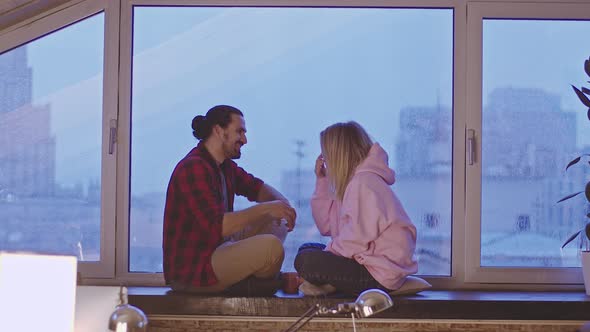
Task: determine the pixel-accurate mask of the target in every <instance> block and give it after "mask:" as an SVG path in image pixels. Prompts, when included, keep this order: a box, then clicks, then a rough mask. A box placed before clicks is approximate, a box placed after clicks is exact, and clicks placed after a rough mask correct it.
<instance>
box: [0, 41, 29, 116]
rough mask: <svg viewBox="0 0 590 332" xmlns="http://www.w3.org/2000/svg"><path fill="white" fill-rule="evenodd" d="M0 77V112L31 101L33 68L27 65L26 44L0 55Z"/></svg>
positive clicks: (11, 109) (14, 108)
mask: <svg viewBox="0 0 590 332" xmlns="http://www.w3.org/2000/svg"><path fill="white" fill-rule="evenodd" d="M0 77H1V78H2V79H0V113H6V112H10V111H13V110H16V109H18V108H19V107H21V106H23V105H25V104H28V103H30V102H31V99H32V96H33V94H32V90H33V89H32V86H33V69H32V68H31V67H28V66H27V47H26V46H21V47H19V48H16V49H13V50H11V51H8V52H6V53H4V54H1V55H0Z"/></svg>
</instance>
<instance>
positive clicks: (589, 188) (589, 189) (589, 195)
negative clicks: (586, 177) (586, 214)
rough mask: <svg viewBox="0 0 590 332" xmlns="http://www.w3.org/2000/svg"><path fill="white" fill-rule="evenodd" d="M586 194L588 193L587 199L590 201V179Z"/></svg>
mask: <svg viewBox="0 0 590 332" xmlns="http://www.w3.org/2000/svg"><path fill="white" fill-rule="evenodd" d="M585 194H586V200H587V201H588V202H590V181H588V183H586V190H585Z"/></svg>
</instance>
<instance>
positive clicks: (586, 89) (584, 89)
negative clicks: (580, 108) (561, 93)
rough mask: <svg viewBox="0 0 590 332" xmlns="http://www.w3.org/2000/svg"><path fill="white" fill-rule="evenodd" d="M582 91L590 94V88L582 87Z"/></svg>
mask: <svg viewBox="0 0 590 332" xmlns="http://www.w3.org/2000/svg"><path fill="white" fill-rule="evenodd" d="M582 92H583V93H585V94H587V95H589V96H590V89H588V88H585V87H582Z"/></svg>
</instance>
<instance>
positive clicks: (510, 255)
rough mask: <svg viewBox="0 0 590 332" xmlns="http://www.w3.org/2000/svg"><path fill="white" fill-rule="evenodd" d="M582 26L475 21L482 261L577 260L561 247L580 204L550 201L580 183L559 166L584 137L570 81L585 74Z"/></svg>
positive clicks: (579, 221) (578, 217)
mask: <svg viewBox="0 0 590 332" xmlns="http://www.w3.org/2000/svg"><path fill="white" fill-rule="evenodd" d="M588 32H590V22H589V21H558V20H499V19H486V20H484V22H483V67H482V70H483V80H482V84H483V90H482V98H483V102H482V117H483V120H482V219H481V224H482V229H481V237H482V241H481V264H482V265H483V266H534V267H538V266H540V267H562V266H563V267H568V266H579V265H580V259H579V256H577V252H578V248H577V246H576V245H573V246H571V247H567V248H566V249H564V250H560V247H561V244H562V243H563V242H564V241H565V240H566V239H567V238H568V236H569V235H570V234H572V233H574V232H575V231H577V230H578V229H580V228H581V227H582V225H583V222H584V219H585V218H584V216H585V214H586V210H587V209H588V207H587V206H586V205H585V204H584V201H583V200H581V199H580V200H572V201H571V202H566V203H561V204H557V203H556V202H557V201H558V200H559V199H560V198H562V197H564V196H566V195H567V194H570V193H572V192H574V190H576V191H578V189H579V190H583V186H584V184H585V182H583V181H584V179H585V178H586V177H587V175H588V174H584V172H582V171H583V170H584V169H586V168H584V167H580V168H572V169H571V170H570V171H568V173H567V174H566V173H565V172H564V169H565V166H566V165H567V163H568V161H569V160H571V159H573V158H574V157H575V156H576V155H579V154H582V153H584V150H585V148H584V146H585V145H586V143H585V142H586V141H587V138H588V136H587V135H586V134H584V133H585V132H587V131H588V130H587V128H588V118H587V117H586V114H585V112H580V111H579V110H580V105H581V104H580V103H579V100H578V98H577V97H576V95H575V93H574V92H573V90H572V89H571V84H574V85H579V84H583V83H584V82H585V75H584V71H583V70H582V68H583V63H584V60H585V59H587V58H588V57H589V56H590V52H589V50H590V48H588V46H587V45H585V43H579V42H578V41H579V40H583V39H584V35H586V34H587V33H588ZM578 132H579V134H578ZM580 187H581V188H580ZM580 198H581V197H580Z"/></svg>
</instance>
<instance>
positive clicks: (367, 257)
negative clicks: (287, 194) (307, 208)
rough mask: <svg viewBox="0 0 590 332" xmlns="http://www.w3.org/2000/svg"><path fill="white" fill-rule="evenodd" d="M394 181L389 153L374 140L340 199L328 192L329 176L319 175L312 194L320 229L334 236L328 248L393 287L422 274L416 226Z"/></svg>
mask: <svg viewBox="0 0 590 332" xmlns="http://www.w3.org/2000/svg"><path fill="white" fill-rule="evenodd" d="M394 182H395V172H394V171H393V170H392V169H391V168H389V166H388V157H387V152H385V150H383V148H381V146H380V145H379V144H377V143H375V144H373V146H372V147H371V150H370V151H369V154H368V156H367V158H366V159H365V160H363V161H362V162H361V164H360V165H359V166H358V167H357V169H356V170H355V173H354V175H353V176H352V178H351V180H350V183H349V184H348V186H347V187H346V191H345V193H344V198H343V200H342V203H340V202H339V201H338V200H337V199H336V198H335V196H334V194H333V193H332V192H331V191H330V188H329V182H328V179H327V177H322V178H318V179H317V181H316V188H315V192H314V193H313V196H312V198H311V211H312V214H313V218H314V220H315V223H316V225H317V227H318V229H319V231H320V233H321V234H322V235H325V236H331V237H332V240H331V241H330V243H328V245H327V247H326V250H329V251H331V252H333V253H335V254H337V255H340V256H344V257H348V258H354V259H355V260H356V261H357V262H359V263H360V264H362V265H364V266H365V267H366V268H367V270H368V271H369V273H371V275H372V276H373V278H375V280H377V281H378V282H379V283H380V284H381V285H383V286H385V287H387V288H389V289H397V288H399V287H400V286H401V285H402V284H403V282H404V278H405V277H406V276H408V275H410V274H414V273H416V272H418V263H417V262H416V260H415V259H414V250H415V248H416V227H415V226H414V224H412V221H411V220H410V218H409V217H408V215H407V214H406V212H405V211H404V208H403V207H402V204H401V202H400V201H399V199H398V198H397V196H395V194H394V193H393V191H392V190H391V187H390V186H391V185H392V184H393V183H394Z"/></svg>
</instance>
